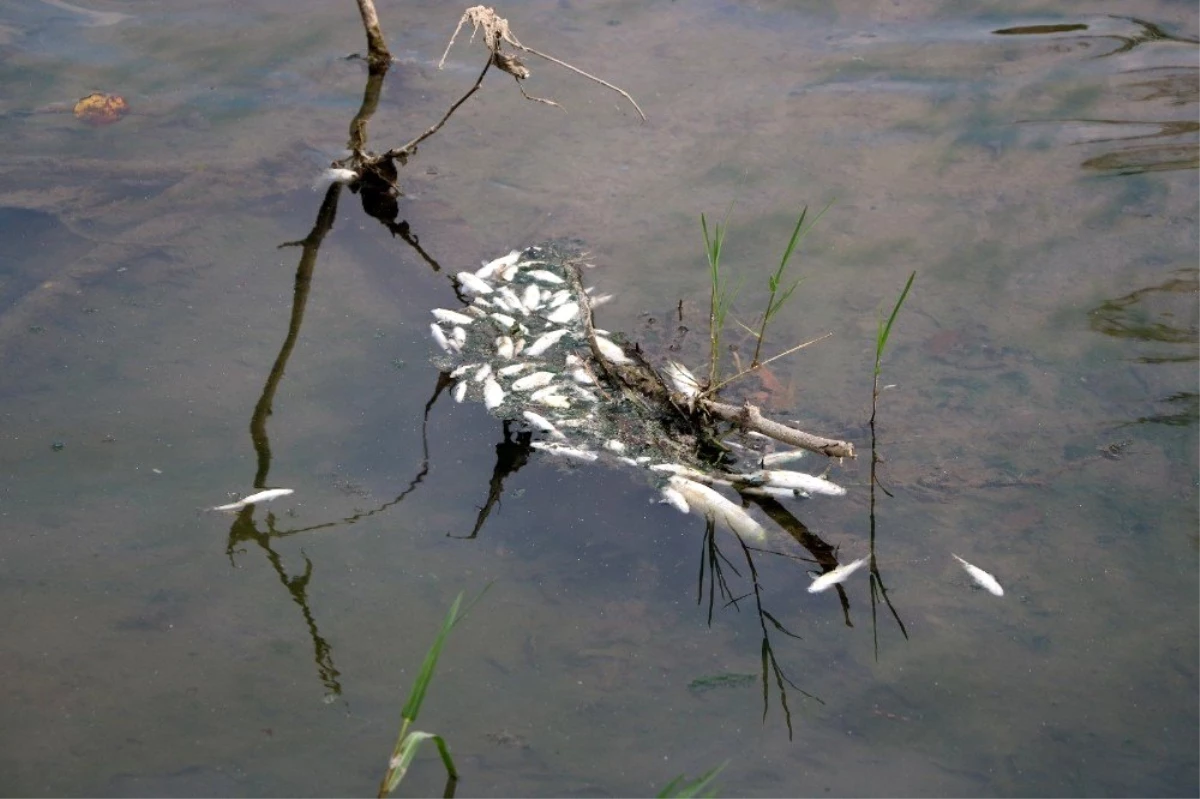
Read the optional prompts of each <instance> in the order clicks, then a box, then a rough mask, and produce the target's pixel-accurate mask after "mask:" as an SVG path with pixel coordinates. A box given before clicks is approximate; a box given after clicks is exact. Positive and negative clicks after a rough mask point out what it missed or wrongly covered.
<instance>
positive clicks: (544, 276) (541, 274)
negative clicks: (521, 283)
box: [525, 269, 563, 285]
mask: <svg viewBox="0 0 1200 799" xmlns="http://www.w3.org/2000/svg"><path fill="white" fill-rule="evenodd" d="M525 274H527V275H529V276H530V277H531V278H533V279H534V280H540V281H542V282H543V283H551V284H555V285H557V284H559V283H562V282H563V279H562V278H561V277H559V276H558V275H556V274H554V273H553V272H547V271H546V270H545V269H530V270H529V271H528V272H526V273H525Z"/></svg>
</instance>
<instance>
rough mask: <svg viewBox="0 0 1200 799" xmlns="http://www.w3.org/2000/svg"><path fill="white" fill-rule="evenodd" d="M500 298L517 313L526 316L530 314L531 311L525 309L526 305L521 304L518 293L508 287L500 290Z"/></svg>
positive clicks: (502, 287)
mask: <svg viewBox="0 0 1200 799" xmlns="http://www.w3.org/2000/svg"><path fill="white" fill-rule="evenodd" d="M499 293H500V296H501V297H503V298H504V301H505V302H507V303H508V305H509V307H510V308H512V309H513V310H514V311H516V312H517V313H519V314H521V315H522V316H525V315H526V314H528V313H529V309H528V308H526V307H525V303H523V302H521V298H520V297H518V296H517V292H515V291H513V290H512V289H510V288H509V287H508V286H501V287H500V289H499Z"/></svg>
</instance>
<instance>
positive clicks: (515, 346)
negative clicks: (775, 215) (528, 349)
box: [513, 338, 525, 356]
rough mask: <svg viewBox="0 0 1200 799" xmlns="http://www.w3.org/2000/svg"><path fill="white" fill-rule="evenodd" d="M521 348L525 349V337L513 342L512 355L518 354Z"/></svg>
mask: <svg viewBox="0 0 1200 799" xmlns="http://www.w3.org/2000/svg"><path fill="white" fill-rule="evenodd" d="M523 349H525V339H523V338H519V339H517V340H516V341H514V342H513V356H517V355H520V354H521V350H523Z"/></svg>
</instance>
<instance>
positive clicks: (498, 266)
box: [475, 250, 521, 279]
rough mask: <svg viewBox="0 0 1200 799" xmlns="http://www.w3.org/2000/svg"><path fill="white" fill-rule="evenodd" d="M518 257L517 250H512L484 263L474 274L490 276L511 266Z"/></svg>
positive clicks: (485, 277)
mask: <svg viewBox="0 0 1200 799" xmlns="http://www.w3.org/2000/svg"><path fill="white" fill-rule="evenodd" d="M520 259H521V253H520V252H518V251H517V250H513V251H512V252H510V253H509V254H508V255H503V256H501V257H499V258H497V259H496V260H494V261H489V262H488V263H486V264H484V265H483V268H482V269H479V270H478V271H476V272H475V276H476V277H481V278H484V279H487V278H490V277H492V276H493V275H495V274H496V273H497V272H499V271H500V270H502V269H507V268H508V267H510V266H513V265H514V264H516V263H517V261H519V260H520Z"/></svg>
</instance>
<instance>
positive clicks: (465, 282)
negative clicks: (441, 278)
mask: <svg viewBox="0 0 1200 799" xmlns="http://www.w3.org/2000/svg"><path fill="white" fill-rule="evenodd" d="M455 277H456V278H458V283H459V285H460V286H462V287H463V291H465V292H467V293H468V294H491V293H492V287H491V286H490V285H488V282H487V281H486V280H483V279H482V278H479V277H476V276H475V275H473V274H471V273H470V272H459V273H458V274H457V275H455Z"/></svg>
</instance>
